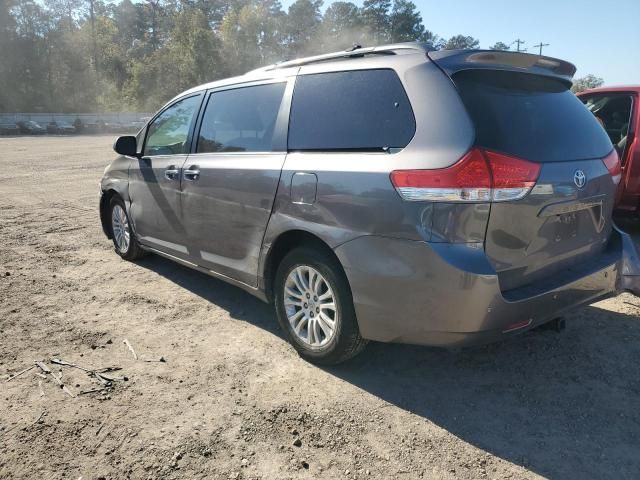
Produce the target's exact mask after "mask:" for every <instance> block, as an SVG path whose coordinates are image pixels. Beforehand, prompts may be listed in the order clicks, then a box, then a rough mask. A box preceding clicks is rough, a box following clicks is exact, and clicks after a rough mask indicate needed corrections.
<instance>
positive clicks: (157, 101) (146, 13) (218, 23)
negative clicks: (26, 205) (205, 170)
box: [0, 0, 478, 112]
mask: <svg viewBox="0 0 640 480" xmlns="http://www.w3.org/2000/svg"><path fill="white" fill-rule="evenodd" d="M322 7H323V0H296V1H295V2H294V3H292V4H291V6H290V7H289V9H288V11H286V12H285V11H284V10H283V9H282V5H281V4H280V2H279V0H0V48H1V49H2V59H1V60H0V85H2V88H0V111H5V112H6V111H34V112H37V111H62V112H65V111H67V112H83V111H124V110H146V111H154V110H156V109H157V108H158V107H160V106H161V105H162V104H163V103H165V102H166V101H167V100H169V99H170V98H171V97H173V96H175V95H176V94H178V93H180V92H181V91H183V90H185V89H187V88H189V87H192V86H195V85H198V84H201V83H205V82H208V81H213V80H216V79H219V78H223V77H227V76H231V75H240V74H243V73H245V72H247V71H248V70H251V69H254V68H257V67H260V66H264V65H267V64H269V63H273V62H277V61H281V60H285V59H291V58H296V57H298V56H304V55H310V54H316V53H322V52H328V51H334V50H342V49H345V48H348V47H351V46H353V45H354V44H360V45H363V46H367V45H375V44H383V43H389V42H407V41H419V42H422V43H424V44H425V45H426V46H427V48H429V49H431V50H437V49H440V48H445V47H446V48H475V47H477V45H478V41H477V40H475V39H473V38H472V37H465V36H462V35H458V36H456V37H453V38H451V39H449V40H448V41H446V42H445V41H444V40H442V39H440V38H439V37H438V36H437V35H435V34H434V33H432V32H431V31H429V30H427V29H426V28H425V26H424V24H423V20H422V16H421V15H420V12H419V11H418V10H417V8H416V5H415V4H414V3H413V2H412V1H410V0H364V2H363V3H362V7H358V5H356V4H355V3H352V2H349V1H336V2H334V3H331V4H330V5H328V6H327V8H326V10H325V12H324V14H322Z"/></svg>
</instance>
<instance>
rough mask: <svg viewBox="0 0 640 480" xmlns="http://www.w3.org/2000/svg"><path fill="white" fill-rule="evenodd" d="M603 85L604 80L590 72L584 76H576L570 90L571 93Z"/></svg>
mask: <svg viewBox="0 0 640 480" xmlns="http://www.w3.org/2000/svg"><path fill="white" fill-rule="evenodd" d="M602 85H604V80H603V79H602V78H600V77H596V76H595V75H592V74H591V73H590V74H588V75H585V76H584V77H580V78H576V79H575V80H574V81H573V86H572V87H571V91H572V92H573V93H578V92H582V91H583V90H589V89H590V88H598V87H601V86H602Z"/></svg>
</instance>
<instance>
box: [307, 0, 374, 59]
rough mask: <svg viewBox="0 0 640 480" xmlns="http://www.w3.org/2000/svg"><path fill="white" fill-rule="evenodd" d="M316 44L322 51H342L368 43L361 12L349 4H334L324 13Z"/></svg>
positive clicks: (355, 6)
mask: <svg viewBox="0 0 640 480" xmlns="http://www.w3.org/2000/svg"><path fill="white" fill-rule="evenodd" d="M316 43H317V44H318V45H319V46H320V47H321V50H323V51H332V50H344V49H346V48H349V47H351V46H353V45H354V44H356V43H358V44H365V43H369V39H368V38H367V32H366V31H365V28H364V20H363V18H362V12H361V11H360V9H359V8H358V6H357V5H355V4H354V3H351V2H334V3H332V4H331V5H329V7H328V8H327V10H326V11H325V12H324V16H323V17H322V24H321V26H320V28H319V29H318V32H317V38H316Z"/></svg>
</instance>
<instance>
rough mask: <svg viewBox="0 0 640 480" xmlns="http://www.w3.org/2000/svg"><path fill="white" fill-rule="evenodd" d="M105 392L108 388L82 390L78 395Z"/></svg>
mask: <svg viewBox="0 0 640 480" xmlns="http://www.w3.org/2000/svg"><path fill="white" fill-rule="evenodd" d="M105 390H108V388H106V387H102V388H94V389H93V390H82V391H81V392H80V395H86V394H87V393H96V392H103V391H105Z"/></svg>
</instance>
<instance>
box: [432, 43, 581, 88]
mask: <svg viewBox="0 0 640 480" xmlns="http://www.w3.org/2000/svg"><path fill="white" fill-rule="evenodd" d="M427 55H428V56H429V58H430V59H431V61H433V62H434V63H435V64H436V65H438V66H439V67H440V68H441V69H442V70H444V72H445V73H446V74H447V75H449V76H452V75H453V74H454V73H457V72H460V71H462V70H475V69H483V70H506V71H513V72H523V73H532V74H535V75H543V76H545V77H553V78H557V79H559V80H562V81H564V82H566V83H568V84H569V86H571V84H572V83H573V81H572V79H573V75H574V74H575V73H576V67H575V65H573V64H572V63H569V62H565V61H564V60H560V59H558V58H552V57H544V56H541V55H531V54H529V53H520V52H506V51H500V50H438V51H433V52H428V53H427Z"/></svg>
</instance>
